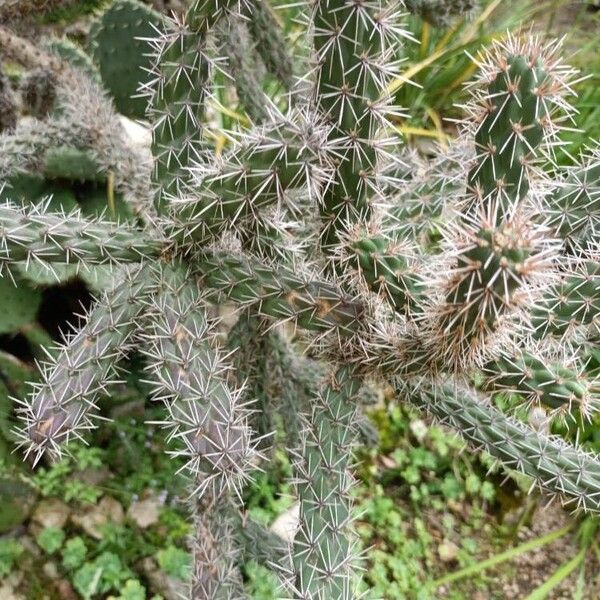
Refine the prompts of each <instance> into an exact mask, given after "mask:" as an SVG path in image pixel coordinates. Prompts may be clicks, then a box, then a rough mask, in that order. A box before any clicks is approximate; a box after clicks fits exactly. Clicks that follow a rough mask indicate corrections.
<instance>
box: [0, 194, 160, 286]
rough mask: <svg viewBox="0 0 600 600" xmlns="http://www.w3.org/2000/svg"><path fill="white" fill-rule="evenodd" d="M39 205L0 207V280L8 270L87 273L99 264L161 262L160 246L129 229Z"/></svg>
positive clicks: (76, 213) (142, 233) (137, 230)
mask: <svg viewBox="0 0 600 600" xmlns="http://www.w3.org/2000/svg"><path fill="white" fill-rule="evenodd" d="M47 204H48V203H47V202H45V203H42V204H39V205H23V206H18V205H15V204H11V203H6V204H2V205H0V275H2V274H3V273H2V272H3V270H4V269H5V268H9V266H10V264H12V263H15V262H19V263H23V264H24V265H25V267H29V265H42V266H44V267H45V268H46V269H48V270H49V271H52V268H53V265H55V264H74V265H77V266H79V267H81V268H83V269H85V268H89V267H90V266H93V265H99V264H122V263H131V262H133V263H137V262H140V261H141V260H142V259H143V258H150V257H156V256H159V255H160V253H161V246H162V244H161V242H160V241H159V240H158V239H157V238H155V237H152V236H150V235H148V234H146V233H144V232H143V231H141V230H139V229H136V228H134V227H131V226H128V225H127V224H119V223H111V222H106V221H105V220H104V219H102V218H100V217H97V218H91V219H90V218H84V217H83V216H82V214H81V212H80V211H79V210H78V209H75V210H72V211H69V212H63V213H60V212H52V213H51V212H49V211H48V210H47Z"/></svg>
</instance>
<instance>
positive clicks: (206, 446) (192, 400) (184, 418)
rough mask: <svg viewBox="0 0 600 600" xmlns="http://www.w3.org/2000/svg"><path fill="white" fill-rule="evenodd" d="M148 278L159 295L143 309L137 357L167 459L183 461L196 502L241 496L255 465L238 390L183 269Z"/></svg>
mask: <svg viewBox="0 0 600 600" xmlns="http://www.w3.org/2000/svg"><path fill="white" fill-rule="evenodd" d="M152 277H153V283H154V285H155V286H156V288H157V289H158V290H159V291H158V293H157V294H155V295H154V296H153V297H152V298H151V301H150V306H149V307H148V312H147V315H148V327H149V330H148V332H147V333H146V334H145V337H146V338H147V342H148V343H147V345H144V347H143V348H142V352H143V354H144V355H145V356H146V357H147V360H148V365H147V370H148V372H149V373H150V374H151V375H152V381H153V385H154V398H155V399H156V400H161V401H163V402H164V403H165V405H166V408H167V411H168V416H167V418H166V420H165V421H164V423H163V425H164V427H165V428H167V429H168V430H169V435H168V440H169V441H170V442H173V443H174V444H175V445H176V448H175V449H174V450H173V451H172V453H173V455H177V456H181V457H183V458H184V459H185V460H186V462H185V466H184V467H183V469H184V470H185V471H187V472H188V473H189V474H191V475H192V476H193V477H194V479H195V484H194V485H195V489H194V494H195V495H196V496H198V497H200V496H202V494H204V493H208V494H209V497H211V496H215V497H217V496H220V495H221V494H222V493H224V491H231V492H233V493H236V494H238V495H239V494H240V493H241V491H240V490H241V487H242V486H243V484H244V483H245V482H247V481H248V480H249V479H250V471H251V469H252V467H253V464H252V463H253V461H254V460H255V459H256V458H257V454H256V452H255V448H254V442H253V441H252V435H251V434H252V432H251V430H250V428H249V426H248V416H249V409H248V407H247V405H246V404H244V402H243V400H242V394H243V390H242V389H241V388H240V389H232V388H231V387H230V386H229V385H228V383H227V369H228V366H227V364H226V363H225V362H224V360H223V357H222V356H221V355H220V352H219V350H218V348H217V344H216V334H217V332H216V331H215V324H214V323H211V322H210V320H209V318H208V316H207V314H206V305H205V302H206V301H205V299H204V298H203V297H202V294H201V291H200V289H199V288H198V286H197V285H196V282H195V281H194V279H193V278H191V277H190V275H189V273H188V272H187V270H186V268H185V267H183V266H180V267H171V266H168V265H164V266H161V265H158V266H156V267H155V268H154V269H153V270H152Z"/></svg>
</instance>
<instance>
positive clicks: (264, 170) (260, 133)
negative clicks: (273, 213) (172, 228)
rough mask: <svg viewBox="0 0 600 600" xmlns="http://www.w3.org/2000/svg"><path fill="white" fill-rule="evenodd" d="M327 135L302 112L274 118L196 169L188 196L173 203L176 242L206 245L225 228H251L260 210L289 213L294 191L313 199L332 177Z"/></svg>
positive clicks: (292, 112) (198, 164)
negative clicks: (280, 207) (272, 208)
mask: <svg viewBox="0 0 600 600" xmlns="http://www.w3.org/2000/svg"><path fill="white" fill-rule="evenodd" d="M273 110H275V109H273ZM326 132H327V130H326V128H324V127H323V126H322V125H319V123H318V122H316V121H315V119H314V117H312V116H311V115H310V114H309V113H307V112H306V111H302V110H293V111H291V112H290V113H289V114H288V115H285V116H284V115H282V114H273V115H272V116H271V117H270V118H269V119H268V121H267V122H266V123H265V124H264V125H263V126H261V127H257V128H255V129H253V130H251V131H250V132H249V133H247V134H244V135H243V136H242V137H241V139H240V141H239V142H238V143H237V144H236V145H235V146H234V147H233V148H232V149H231V151H229V152H226V153H225V154H224V156H222V157H216V158H215V159H213V160H212V161H211V162H208V163H207V162H201V163H197V164H195V165H194V168H193V169H192V173H193V178H192V181H191V185H190V186H189V189H188V190H186V193H187V194H188V195H187V196H183V198H179V199H177V200H176V201H174V204H173V211H174V218H175V220H176V222H177V224H178V231H177V233H176V237H177V238H178V239H180V240H181V241H184V242H196V243H200V244H202V243H207V242H209V241H211V240H212V239H214V238H215V236H217V235H218V234H219V233H221V232H222V231H224V230H225V229H226V228H228V227H229V228H235V227H237V228H239V229H243V228H244V227H245V226H247V223H248V221H250V224H252V222H254V221H255V220H256V218H257V211H258V210H259V209H261V208H266V207H269V206H274V205H275V206H277V205H282V204H286V206H287V207H288V208H290V209H291V210H292V211H293V210H294V204H293V203H294V199H293V197H292V196H291V195H290V192H291V191H292V190H294V191H297V190H298V189H303V190H304V192H305V193H306V194H309V195H310V197H313V198H314V197H317V196H318V195H319V193H320V190H321V188H322V187H323V186H324V185H326V184H327V182H328V181H329V179H330V177H331V169H330V167H329V162H328V153H327V147H326Z"/></svg>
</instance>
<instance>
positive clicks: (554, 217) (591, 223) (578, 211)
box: [545, 148, 600, 243]
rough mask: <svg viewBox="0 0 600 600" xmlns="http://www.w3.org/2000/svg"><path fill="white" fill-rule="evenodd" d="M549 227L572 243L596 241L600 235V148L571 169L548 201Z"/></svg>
mask: <svg viewBox="0 0 600 600" xmlns="http://www.w3.org/2000/svg"><path fill="white" fill-rule="evenodd" d="M545 203H546V207H547V210H548V211H549V213H550V218H549V219H548V225H549V226H550V227H553V228H554V229H555V230H556V231H557V233H558V234H559V235H560V236H561V237H562V238H564V239H566V240H567V241H569V242H570V243H573V242H580V243H582V242H583V243H585V242H588V241H590V242H591V241H593V240H594V239H597V236H598V231H600V148H596V149H595V150H593V151H592V152H590V153H589V154H588V155H586V156H584V157H583V158H582V159H581V161H580V163H579V164H577V165H575V166H574V167H570V168H569V169H568V171H567V175H566V177H565V178H564V179H563V181H559V182H558V185H557V186H556V188H555V190H554V192H553V193H552V194H551V195H550V196H549V198H548V199H547V200H546V201H545Z"/></svg>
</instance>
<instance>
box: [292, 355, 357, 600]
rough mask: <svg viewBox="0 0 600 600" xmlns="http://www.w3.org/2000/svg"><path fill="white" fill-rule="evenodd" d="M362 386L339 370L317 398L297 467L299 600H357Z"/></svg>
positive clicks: (295, 580) (351, 373)
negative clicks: (355, 516) (355, 511)
mask: <svg viewBox="0 0 600 600" xmlns="http://www.w3.org/2000/svg"><path fill="white" fill-rule="evenodd" d="M361 385H362V378H361V376H360V375H359V374H358V373H356V372H355V370H354V368H353V367H346V366H343V367H340V368H338V369H337V370H336V371H335V372H334V373H332V374H331V377H330V380H329V381H328V382H327V384H326V385H325V386H324V387H323V389H322V390H321V391H320V392H319V393H318V396H317V398H315V399H314V400H313V406H312V409H311V414H310V415H309V418H308V419H307V423H306V432H305V434H304V436H303V445H302V448H301V455H300V456H299V457H298V458H297V461H296V463H295V469H294V470H295V478H296V486H297V490H298V497H299V501H300V520H299V527H298V530H297V532H296V535H295V538H294V552H293V557H292V564H293V569H292V577H291V580H290V586H291V589H292V590H293V594H294V598H302V599H303V600H310V599H317V598H318V599H323V600H324V599H325V598H337V599H340V600H342V599H343V600H346V599H348V600H349V599H350V598H352V597H354V585H355V584H356V581H355V579H354V568H355V566H356V565H355V558H356V549H355V543H354V542H353V541H352V539H351V523H352V502H351V498H350V490H351V487H352V483H353V478H352V475H351V471H350V467H351V463H352V448H353V446H354V445H355V442H356V438H357V432H356V428H355V422H356V410H357V406H356V399H357V396H358V392H359V389H360V387H361Z"/></svg>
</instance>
